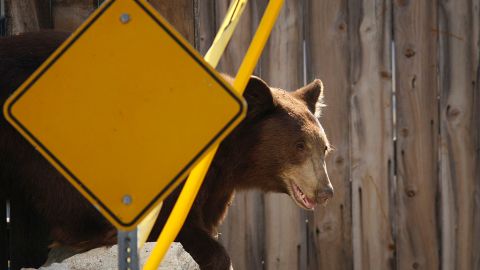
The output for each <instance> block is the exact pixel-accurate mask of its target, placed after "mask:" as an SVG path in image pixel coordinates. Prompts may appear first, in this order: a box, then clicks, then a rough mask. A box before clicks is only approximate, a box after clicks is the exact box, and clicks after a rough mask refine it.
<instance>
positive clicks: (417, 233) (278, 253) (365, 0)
mask: <svg viewBox="0 0 480 270" xmlns="http://www.w3.org/2000/svg"><path fill="white" fill-rule="evenodd" d="M100 2H101V1H93V0H91V1H74V0H54V1H46V0H5V3H6V14H7V34H15V33H20V32H25V31H32V30H33V31H34V30H38V29H44V28H55V29H61V30H73V29H74V28H75V27H76V26H78V24H79V23H81V21H83V20H84V19H85V18H86V17H87V16H88V15H89V14H90V13H91V12H92V11H93V10H94V9H95V8H96V7H97V5H98V4H99V3H100ZM150 2H151V3H152V4H153V5H154V6H155V7H156V8H158V10H159V11H160V13H161V14H163V15H164V16H165V17H166V18H167V19H168V20H169V21H170V22H171V23H172V24H173V25H174V26H175V27H177V29H178V30H179V31H180V32H181V33H182V34H183V35H184V36H185V37H186V38H187V39H188V40H189V41H190V42H191V43H192V44H194V45H195V46H196V47H197V48H198V49H199V51H200V52H202V53H204V52H205V51H206V49H207V48H208V47H209V45H210V44H211V41H212V39H213V37H214V34H215V32H216V30H217V28H218V27H219V24H220V22H221V20H222V18H223V16H224V14H225V12H226V10H227V8H228V3H229V1H227V0H216V1H207V0H175V1H173V0H172V1H160V0H155V1H150ZM267 2H268V0H252V1H249V4H248V6H247V9H246V11H245V13H244V15H243V17H242V21H241V22H240V25H239V28H238V30H237V31H236V33H235V35H234V38H233V41H232V42H231V44H230V45H229V47H228V50H227V52H226V54H225V56H224V57H223V60H222V62H221V65H220V70H222V71H224V72H227V73H231V74H234V73H235V71H236V70H237V69H238V66H239V64H240V61H241V59H242V57H243V55H244V53H245V51H246V49H247V46H248V44H249V41H250V39H251V37H252V35H253V33H254V31H255V28H256V26H257V25H258V22H259V18H260V17H261V15H262V13H263V10H264V8H265V6H266V4H267ZM479 20H480V0H455V1H448V0H437V1H432V0H425V1H420V0H417V1H414V0H394V1H385V0H335V1H334V0H286V2H285V6H284V8H283V10H282V12H281V15H280V18H279V20H278V22H277V24H276V26H275V29H274V31H273V33H272V35H271V37H270V41H269V43H268V45H267V47H266V49H265V51H264V54H263V57H262V59H261V62H260V63H259V64H258V67H257V69H256V74H258V75H260V76H261V77H263V78H264V79H265V80H266V81H268V82H269V83H270V84H271V85H273V86H277V87H282V88H285V89H290V90H294V89H295V88H297V87H299V86H301V85H303V84H305V83H306V82H308V81H310V80H312V79H313V78H321V79H322V80H323V82H324V84H325V85H326V102H327V104H328V107H326V108H325V111H324V113H323V116H322V118H321V122H322V124H323V125H324V127H325V129H326V132H327V134H328V136H329V137H330V140H331V141H332V142H333V144H334V146H335V149H336V150H335V151H334V152H333V154H332V155H331V156H330V157H329V159H328V169H329V173H330V178H331V180H332V182H333V185H334V188H335V197H334V199H333V200H332V201H331V202H330V203H329V204H328V206H327V207H325V208H319V209H316V211H315V212H305V211H303V210H300V209H298V207H296V206H295V205H294V204H293V203H292V201H291V199H290V198H288V197H287V196H285V195H275V194H267V195H262V194H260V193H258V192H248V193H240V194H237V196H236V199H235V202H234V203H233V205H232V206H231V208H230V213H229V216H228V218H227V220H226V222H225V224H224V226H223V227H222V234H221V236H220V240H221V241H222V242H223V243H224V245H225V246H226V247H227V250H229V252H230V254H231V257H232V259H233V263H234V267H235V269H288V270H291V269H363V270H368V269H444V270H450V269H462V270H463V269H480V86H479V84H480V82H479V80H480V61H479V58H480V22H479ZM2 203H3V202H2ZM0 206H1V207H3V208H4V206H2V205H0ZM12 215H13V213H12ZM0 218H2V219H4V213H2V214H1V215H0ZM0 226H2V225H0ZM1 239H2V236H0V240H1ZM0 256H2V254H0Z"/></svg>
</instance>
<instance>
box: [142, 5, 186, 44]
mask: <svg viewBox="0 0 480 270" xmlns="http://www.w3.org/2000/svg"><path fill="white" fill-rule="evenodd" d="M148 2H149V3H150V4H151V5H152V6H153V7H155V8H156V9H157V10H158V12H159V13H160V14H162V16H163V17H165V19H166V20H167V21H168V22H169V23H170V24H171V25H173V26H174V27H175V29H177V31H178V32H180V34H182V35H183V37H184V38H185V39H187V40H188V41H189V42H190V43H191V44H192V45H194V42H195V21H194V15H195V10H194V1H193V0H175V1H162V0H148Z"/></svg>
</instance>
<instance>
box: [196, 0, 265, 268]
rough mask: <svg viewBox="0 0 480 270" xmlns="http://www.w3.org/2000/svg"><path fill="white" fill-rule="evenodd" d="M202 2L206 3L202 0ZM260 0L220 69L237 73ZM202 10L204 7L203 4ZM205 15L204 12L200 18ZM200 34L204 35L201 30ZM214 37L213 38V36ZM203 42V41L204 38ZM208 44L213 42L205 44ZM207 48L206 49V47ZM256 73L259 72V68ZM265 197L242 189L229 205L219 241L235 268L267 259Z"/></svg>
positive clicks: (220, 12)
mask: <svg viewBox="0 0 480 270" xmlns="http://www.w3.org/2000/svg"><path fill="white" fill-rule="evenodd" d="M229 2H230V1H226V0H222V1H216V3H215V9H214V10H215V11H214V13H215V16H214V17H213V16H212V17H211V18H210V19H212V18H214V20H215V32H216V31H217V30H218V27H220V24H221V22H222V20H223V17H224V16H225V13H226V11H227V9H228V7H229ZM199 4H200V5H202V4H203V2H200V3H199ZM258 4H259V3H258V2H256V1H249V3H248V6H247V7H246V8H245V10H244V12H243V15H242V17H241V19H240V22H239V24H238V26H237V29H236V30H235V32H234V34H233V37H232V40H231V42H230V43H229V45H228V46H227V49H226V51H225V54H224V56H223V58H222V59H221V61H220V64H219V68H218V69H219V70H220V71H222V72H225V73H227V74H230V75H232V76H235V74H236V73H237V71H238V67H239V66H240V63H241V61H242V59H243V56H244V55H245V53H246V51H247V48H248V45H249V44H250V40H251V38H252V36H253V31H254V30H255V28H256V25H257V24H258V18H259V14H258V6H257V5H258ZM199 10H200V11H202V7H201V6H199ZM202 17H203V18H205V17H206V16H205V15H202V14H201V13H200V18H202ZM199 34H200V37H202V36H204V34H203V33H202V32H201V31H200V33H199ZM212 39H213V37H212ZM200 44H202V40H200ZM205 45H206V47H208V46H209V45H210V44H208V45H207V44H205ZM206 49H207V48H205V49H204V50H206ZM256 74H257V75H259V70H258V68H257V70H256ZM264 207H265V206H264V198H263V196H262V194H261V193H260V192H256V191H253V192H238V193H237V194H236V196H235V200H234V201H233V203H232V205H231V206H230V208H229V210H228V211H229V213H228V216H227V218H226V220H225V222H224V224H223V226H222V227H221V230H220V232H221V235H220V237H219V240H220V241H221V242H222V244H223V245H224V246H225V247H226V249H227V251H228V253H229V254H230V257H231V259H232V263H233V267H234V269H263V268H264V266H263V265H264V262H265V220H264Z"/></svg>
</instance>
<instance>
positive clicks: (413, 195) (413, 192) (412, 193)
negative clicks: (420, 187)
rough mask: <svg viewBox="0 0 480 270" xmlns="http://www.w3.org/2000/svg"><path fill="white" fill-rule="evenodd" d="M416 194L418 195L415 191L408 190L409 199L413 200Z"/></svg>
mask: <svg viewBox="0 0 480 270" xmlns="http://www.w3.org/2000/svg"><path fill="white" fill-rule="evenodd" d="M415 193H416V192H415V190H413V189H409V190H407V197H409V198H413V197H415Z"/></svg>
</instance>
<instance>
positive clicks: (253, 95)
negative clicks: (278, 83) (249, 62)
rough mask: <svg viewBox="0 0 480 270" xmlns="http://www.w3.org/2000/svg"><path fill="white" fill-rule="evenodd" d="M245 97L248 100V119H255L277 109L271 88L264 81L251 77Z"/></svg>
mask: <svg viewBox="0 0 480 270" xmlns="http://www.w3.org/2000/svg"><path fill="white" fill-rule="evenodd" d="M243 97H244V98H245V99H246V100H247V104H248V112H247V118H250V119H252V118H255V117H257V116H260V115H262V114H264V113H266V112H268V111H270V110H272V109H273V108H274V107H275V101H274V98H273V95H272V91H271V90H270V87H268V85H267V83H266V82H264V81H263V80H262V79H260V78H258V77H256V76H250V80H249V81H248V84H247V87H246V88H245V92H244V93H243Z"/></svg>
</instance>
